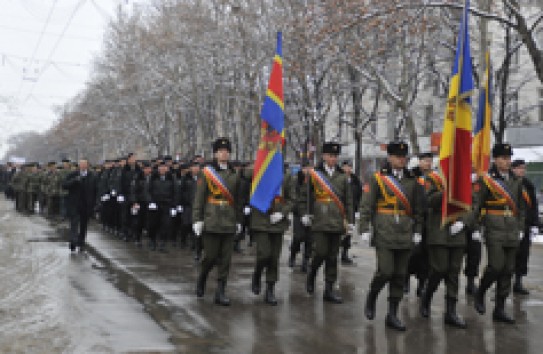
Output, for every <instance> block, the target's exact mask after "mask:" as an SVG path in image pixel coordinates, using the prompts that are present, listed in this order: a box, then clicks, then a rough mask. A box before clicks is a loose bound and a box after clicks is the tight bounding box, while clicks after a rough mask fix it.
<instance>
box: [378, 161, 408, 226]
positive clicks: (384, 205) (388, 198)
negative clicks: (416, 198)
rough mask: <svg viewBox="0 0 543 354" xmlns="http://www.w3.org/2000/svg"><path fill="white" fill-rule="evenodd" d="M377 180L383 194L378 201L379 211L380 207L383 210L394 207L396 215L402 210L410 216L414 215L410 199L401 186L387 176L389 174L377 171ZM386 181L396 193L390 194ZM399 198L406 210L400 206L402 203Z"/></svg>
mask: <svg viewBox="0 0 543 354" xmlns="http://www.w3.org/2000/svg"><path fill="white" fill-rule="evenodd" d="M375 180H376V181H377V185H378V186H379V189H380V190H381V195H382V196H383V199H382V200H378V201H377V212H378V213H379V209H380V208H381V209H382V210H385V209H392V210H393V211H394V214H396V215H400V213H401V212H402V211H403V212H405V215H409V216H410V215H412V212H411V205H410V204H409V200H408V199H407V197H406V196H405V195H403V192H402V191H401V190H400V189H399V187H398V186H395V185H394V182H393V181H390V180H389V179H388V178H387V176H383V175H382V174H381V173H379V172H377V173H375ZM385 183H386V184H387V186H388V187H389V188H390V189H391V190H392V192H393V193H394V194H395V195H390V194H388V193H387V189H386V187H385ZM400 195H401V197H400ZM398 200H399V201H401V202H402V204H403V206H404V208H405V210H401V209H400V206H399V205H400V203H399V202H398ZM390 207H392V208H390Z"/></svg>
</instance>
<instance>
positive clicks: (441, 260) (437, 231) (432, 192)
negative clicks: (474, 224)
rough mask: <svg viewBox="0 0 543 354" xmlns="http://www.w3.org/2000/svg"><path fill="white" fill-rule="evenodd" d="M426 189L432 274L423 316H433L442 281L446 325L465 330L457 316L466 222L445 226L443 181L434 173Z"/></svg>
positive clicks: (463, 324)
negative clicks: (443, 223) (436, 295)
mask: <svg viewBox="0 0 543 354" xmlns="http://www.w3.org/2000/svg"><path fill="white" fill-rule="evenodd" d="M425 189H426V201H427V203H426V206H427V213H426V215H425V217H426V232H427V235H426V239H425V240H424V241H425V242H426V244H427V246H428V257H429V265H430V274H429V277H428V283H427V285H426V288H425V290H424V292H423V294H422V299H421V305H420V313H421V315H422V316H423V317H428V316H429V315H430V305H431V302H432V296H433V294H434V292H435V291H436V289H437V287H438V286H439V283H440V282H441V280H443V281H444V282H445V286H446V295H445V300H446V311H445V317H444V320H445V324H448V325H451V326H453V327H457V328H466V323H465V322H464V320H463V319H462V318H460V317H459V316H458V314H457V313H456V302H457V301H458V282H459V280H458V279H459V275H460V270H461V268H462V261H463V258H464V248H465V247H466V228H465V225H466V223H465V221H464V220H463V219H459V220H456V221H455V222H453V223H448V224H447V225H445V226H442V221H441V204H442V200H443V189H444V182H443V178H442V177H441V176H440V175H439V174H438V173H437V172H435V171H432V172H430V173H429V174H427V176H426V178H425Z"/></svg>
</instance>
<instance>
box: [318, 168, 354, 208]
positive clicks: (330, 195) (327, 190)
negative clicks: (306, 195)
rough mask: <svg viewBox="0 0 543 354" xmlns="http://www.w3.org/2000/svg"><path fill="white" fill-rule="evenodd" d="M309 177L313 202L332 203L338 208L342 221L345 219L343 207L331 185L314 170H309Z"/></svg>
mask: <svg viewBox="0 0 543 354" xmlns="http://www.w3.org/2000/svg"><path fill="white" fill-rule="evenodd" d="M309 173H310V175H311V182H312V183H313V187H314V189H315V200H316V201H317V202H320V203H331V202H334V204H336V206H337V207H338V209H339V211H340V212H341V215H342V216H343V219H346V217H347V214H346V212H345V206H344V205H343V202H342V201H341V199H339V196H338V195H337V193H336V192H335V191H334V189H333V187H332V185H331V184H330V183H328V181H327V180H326V178H325V177H324V176H323V175H322V174H321V173H318V172H317V171H315V170H314V169H311V170H309Z"/></svg>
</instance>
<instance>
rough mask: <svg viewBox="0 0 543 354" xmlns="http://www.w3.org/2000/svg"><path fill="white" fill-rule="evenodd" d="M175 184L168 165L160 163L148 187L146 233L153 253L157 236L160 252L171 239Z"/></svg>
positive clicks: (174, 214) (164, 250) (175, 211)
mask: <svg viewBox="0 0 543 354" xmlns="http://www.w3.org/2000/svg"><path fill="white" fill-rule="evenodd" d="M175 184H176V180H175V176H174V175H173V174H171V173H170V171H169V168H168V165H167V164H166V163H165V162H162V163H161V164H160V165H159V166H158V173H157V174H156V175H155V176H153V177H152V178H151V184H150V186H149V195H150V196H151V202H150V203H149V206H148V220H149V224H148V226H149V229H148V232H149V238H150V239H151V250H153V251H154V250H156V247H157V235H158V236H159V237H160V243H159V251H160V252H166V243H167V242H168V240H169V239H170V237H171V232H172V221H173V217H175V216H176V215H177V210H176V209H175V206H176V205H177V203H176V200H175V195H176V193H175V191H176V185H175Z"/></svg>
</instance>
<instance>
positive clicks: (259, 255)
mask: <svg viewBox="0 0 543 354" xmlns="http://www.w3.org/2000/svg"><path fill="white" fill-rule="evenodd" d="M293 187H294V186H293V184H292V183H291V176H290V173H288V172H286V173H285V174H284V177H283V186H282V188H281V192H280V195H278V196H276V197H275V199H274V200H273V202H272V205H271V207H270V209H269V210H268V212H266V213H263V212H261V211H260V210H258V209H256V208H252V211H251V232H252V233H253V235H254V238H255V241H256V264H255V268H254V272H253V277H252V283H251V289H252V291H253V293H254V294H255V295H258V294H260V287H261V282H260V279H261V275H262V272H263V270H264V269H266V294H265V296H264V301H265V302H266V303H267V304H270V305H277V299H276V298H275V290H274V287H275V283H276V282H277V281H278V280H279V257H280V256H281V249H282V248H283V234H284V233H285V231H286V230H287V229H288V227H289V225H290V222H289V220H288V215H289V214H290V212H291V210H292V206H293V205H294V191H293Z"/></svg>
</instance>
